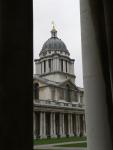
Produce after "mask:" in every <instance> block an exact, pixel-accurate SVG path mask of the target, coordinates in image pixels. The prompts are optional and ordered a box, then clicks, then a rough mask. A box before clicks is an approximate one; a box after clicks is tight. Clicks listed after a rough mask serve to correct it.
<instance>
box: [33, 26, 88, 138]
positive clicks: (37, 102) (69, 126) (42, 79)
mask: <svg viewBox="0 0 113 150" xmlns="http://www.w3.org/2000/svg"><path fill="white" fill-rule="evenodd" d="M39 57H40V58H39V59H36V60H35V68H36V74H35V75H34V77H33V88H34V89H33V93H34V100H33V104H34V105H33V136H34V138H35V139H36V138H47V137H65V136H68V137H70V136H85V135H86V126H85V108H84V103H83V95H84V91H83V88H80V87H77V86H76V84H75V78H76V76H75V74H74V61H75V60H74V59H71V58H70V53H69V51H68V49H67V47H66V45H65V44H64V42H63V41H62V40H61V39H59V38H58V37H57V30H56V29H55V27H54V25H53V29H52V30H51V37H50V38H49V39H48V40H47V41H46V42H45V43H44V45H43V47H42V50H41V51H40V54H39Z"/></svg>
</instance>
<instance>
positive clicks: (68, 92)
mask: <svg viewBox="0 0 113 150" xmlns="http://www.w3.org/2000/svg"><path fill="white" fill-rule="evenodd" d="M65 95H66V97H65V98H66V101H68V102H70V87H69V85H68V84H67V85H66V90H65Z"/></svg>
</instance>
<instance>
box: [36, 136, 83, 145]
mask: <svg viewBox="0 0 113 150" xmlns="http://www.w3.org/2000/svg"><path fill="white" fill-rule="evenodd" d="M72 141H86V137H68V138H67V137H64V138H52V139H49V138H48V139H37V140H33V144H38V145H42V144H54V143H62V142H72Z"/></svg>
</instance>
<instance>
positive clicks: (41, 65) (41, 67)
mask: <svg viewBox="0 0 113 150" xmlns="http://www.w3.org/2000/svg"><path fill="white" fill-rule="evenodd" d="M41 74H42V63H41Z"/></svg>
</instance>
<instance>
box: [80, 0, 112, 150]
mask: <svg viewBox="0 0 113 150" xmlns="http://www.w3.org/2000/svg"><path fill="white" fill-rule="evenodd" d="M104 2H106V4H107V1H105V0H103V1H102V0H100V1H98V0H80V11H81V12H80V13H81V38H82V56H83V76H84V77H83V80H84V90H85V91H84V100H85V102H86V106H87V107H86V123H87V141H88V150H107V149H109V150H112V145H111V143H112V142H111V135H110V127H109V122H108V110H107V96H106V89H107V87H106V85H105V80H104V73H103V68H102V66H103V64H102V61H101V56H102V57H103V56H104V55H103V53H101V54H102V55H100V51H101V52H102V51H103V48H105V47H104V46H105V45H107V44H108V43H107V44H106V35H107V37H108V34H106V31H107V28H109V27H110V26H111V25H110V24H109V23H108V24H107V23H105V21H107V19H106V18H107V17H108V16H109V15H108V14H107V12H108V11H107V9H104V10H103V6H104V5H103V4H102V3H104ZM108 3H109V2H108ZM106 6H110V3H109V4H107V5H106ZM109 8H110V7H109ZM100 9H102V10H101V14H100V11H98V10H100ZM111 16H112V15H111ZM100 18H101V19H100ZM106 24H107V25H108V26H107V27H106V26H104V25H106ZM102 25H103V26H102ZM100 29H102V30H100ZM101 31H105V32H104V34H103V35H105V36H104V37H102V36H101ZM103 39H104V40H103ZM102 41H105V45H103V42H102ZM109 42H110V41H109ZM107 46H108V45H107ZM107 46H106V47H107ZM105 49H106V48H105ZM106 53H107V52H106ZM103 58H104V57H103Z"/></svg>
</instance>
